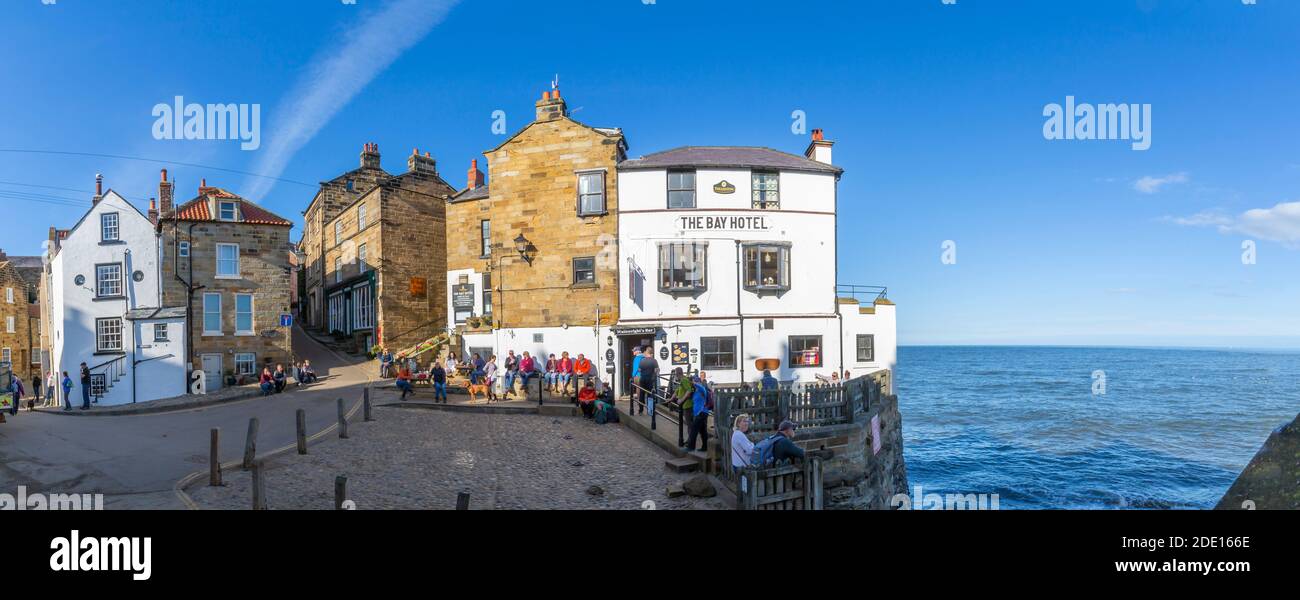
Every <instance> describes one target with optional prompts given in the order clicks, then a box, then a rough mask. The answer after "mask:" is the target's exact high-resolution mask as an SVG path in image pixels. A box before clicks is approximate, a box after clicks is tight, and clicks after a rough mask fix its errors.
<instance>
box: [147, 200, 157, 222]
mask: <svg viewBox="0 0 1300 600" xmlns="http://www.w3.org/2000/svg"><path fill="white" fill-rule="evenodd" d="M149 222H150V223H153V225H154V227H157V226H158V203H157V202H155V201H154V199H153V198H150V199H149Z"/></svg>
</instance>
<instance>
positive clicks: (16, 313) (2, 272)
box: [0, 262, 40, 394]
mask: <svg viewBox="0 0 1300 600" xmlns="http://www.w3.org/2000/svg"><path fill="white" fill-rule="evenodd" d="M7 288H9V289H13V295H14V301H13V303H12V304H10V303H9V302H8V301H7V300H8V298H7V296H5V289H7ZM28 306H30V304H28V303H27V281H26V280H25V279H24V278H23V277H22V275H21V274H20V273H19V272H18V269H16V268H14V267H13V266H12V264H10V263H8V262H0V348H8V349H9V352H10V355H11V358H10V360H11V362H12V363H13V373H14V374H15V375H17V376H19V377H22V378H23V384H24V385H25V386H26V387H27V388H31V387H32V383H31V380H32V375H33V374H39V373H40V367H39V366H37V367H36V368H35V369H33V368H32V365H31V359H32V354H31V352H32V346H34V345H35V344H36V339H35V336H32V335H31V317H30V316H29V314H28V310H29V309H28ZM8 317H13V321H14V331H13V333H10V332H9V329H8V328H7V326H6V322H7V321H8ZM27 392H28V393H29V394H30V393H33V390H31V389H28V390H27Z"/></svg>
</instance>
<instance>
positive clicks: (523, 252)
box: [515, 233, 537, 265]
mask: <svg viewBox="0 0 1300 600" xmlns="http://www.w3.org/2000/svg"><path fill="white" fill-rule="evenodd" d="M515 252H518V253H519V258H522V259H524V262H526V263H528V264H529V265H532V264H533V255H534V254H536V253H537V248H535V247H534V246H533V243H532V242H530V241H528V238H526V237H524V234H522V233H521V234H519V237H517V238H515Z"/></svg>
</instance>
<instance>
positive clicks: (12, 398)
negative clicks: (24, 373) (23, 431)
mask: <svg viewBox="0 0 1300 600" xmlns="http://www.w3.org/2000/svg"><path fill="white" fill-rule="evenodd" d="M5 391H7V392H9V413H10V414H12V415H15V416H17V415H18V403H20V402H22V401H23V380H22V379H21V378H19V377H14V376H12V375H11V376H10V377H9V386H8V387H7V388H6V389H5Z"/></svg>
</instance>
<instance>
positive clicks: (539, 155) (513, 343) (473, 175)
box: [444, 90, 627, 367]
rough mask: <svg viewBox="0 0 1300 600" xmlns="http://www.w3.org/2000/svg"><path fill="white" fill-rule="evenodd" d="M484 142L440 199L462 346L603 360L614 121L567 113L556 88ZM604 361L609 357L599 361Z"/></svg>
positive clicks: (609, 309)
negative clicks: (522, 122)
mask: <svg viewBox="0 0 1300 600" xmlns="http://www.w3.org/2000/svg"><path fill="white" fill-rule="evenodd" d="M535 107H536V118H535V120H534V121H533V122H532V123H530V124H528V125H527V126H526V127H524V128H523V129H522V130H520V131H519V132H517V133H515V134H514V135H512V136H511V137H510V138H508V139H507V140H506V141H504V142H502V143H501V145H499V146H497V147H496V148H493V149H491V150H488V151H487V152H485V153H484V156H485V157H486V158H487V161H488V173H489V177H488V182H487V184H486V185H485V184H484V182H483V181H482V175H481V173H480V172H479V171H478V168H477V162H476V163H474V165H473V166H472V167H471V169H470V175H469V182H468V185H467V186H466V189H465V190H463V191H462V192H460V193H459V194H457V195H456V196H455V197H454V198H452V200H451V202H450V203H449V204H448V206H447V212H448V216H447V237H448V251H447V276H446V288H445V291H444V293H445V294H446V305H447V307H448V309H447V310H448V314H449V315H451V323H450V325H451V326H452V327H453V328H454V330H455V331H456V332H458V333H459V334H461V336H462V339H463V345H462V350H463V351H465V352H495V353H498V354H504V353H505V352H506V351H507V350H515V352H516V353H519V352H522V351H525V350H527V351H530V352H532V353H534V354H549V353H555V354H556V355H557V356H558V355H559V354H560V353H561V352H564V351H568V352H569V353H570V354H571V355H576V354H578V353H580V352H581V353H584V354H586V355H587V356H588V357H591V358H593V360H595V359H596V357H597V356H600V357H601V359H602V360H603V357H604V350H605V349H607V345H606V344H604V343H603V342H604V338H605V337H606V336H607V335H608V331H607V329H608V326H609V325H612V324H613V323H614V322H615V321H616V319H617V316H618V300H619V298H618V273H619V270H618V264H617V250H616V243H615V240H616V237H615V236H617V234H618V230H617V219H616V214H617V210H618V191H617V189H616V188H617V186H616V171H615V170H616V168H617V166H618V163H619V162H620V161H622V160H623V159H624V158H625V156H626V153H627V143H626V141H625V140H624V138H623V132H622V130H620V129H609V128H597V127H591V126H588V125H585V124H583V123H580V122H578V121H575V120H574V119H572V118H571V117H570V116H569V113H568V110H567V106H566V103H565V101H564V99H563V98H562V97H561V96H560V92H559V90H555V91H554V92H546V93H544V94H543V95H542V99H541V100H539V101H538V102H537V103H536V105H535ZM609 366H611V367H612V364H611V365H609Z"/></svg>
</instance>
